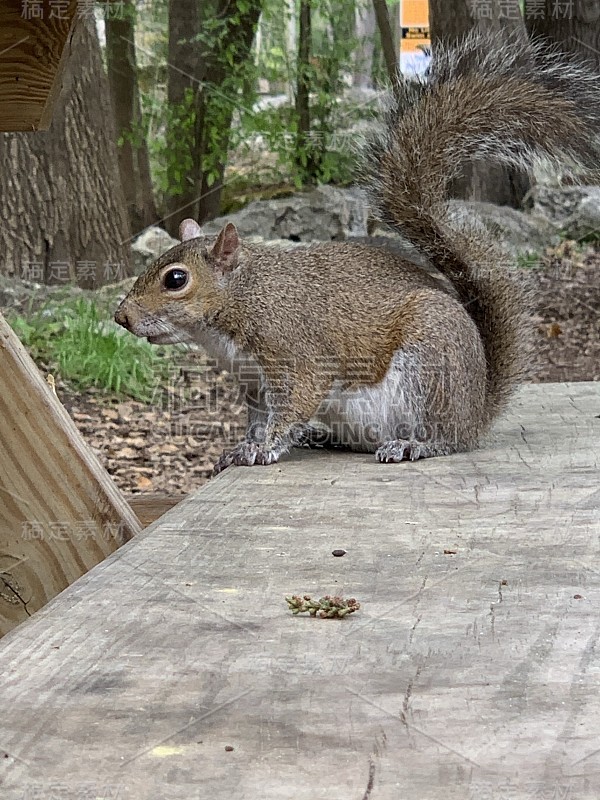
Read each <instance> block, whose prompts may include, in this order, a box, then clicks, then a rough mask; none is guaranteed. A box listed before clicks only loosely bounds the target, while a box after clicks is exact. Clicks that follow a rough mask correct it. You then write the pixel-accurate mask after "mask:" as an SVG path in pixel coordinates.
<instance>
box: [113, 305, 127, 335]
mask: <svg viewBox="0 0 600 800" xmlns="http://www.w3.org/2000/svg"><path fill="white" fill-rule="evenodd" d="M115 322H116V323H117V324H118V325H122V326H123V327H124V328H126V330H128V331H130V330H131V320H130V319H129V317H128V316H127V311H125V309H124V308H123V306H119V307H118V308H117V310H116V311H115Z"/></svg>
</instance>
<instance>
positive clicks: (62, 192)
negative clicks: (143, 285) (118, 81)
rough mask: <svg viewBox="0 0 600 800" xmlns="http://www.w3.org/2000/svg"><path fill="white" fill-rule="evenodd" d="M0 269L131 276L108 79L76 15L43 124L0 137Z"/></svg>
mask: <svg viewBox="0 0 600 800" xmlns="http://www.w3.org/2000/svg"><path fill="white" fill-rule="evenodd" d="M0 217H1V218H2V225H1V226H0V252H1V253H2V261H1V262H0V270H1V271H2V272H3V273H4V274H9V275H10V274H12V275H16V276H20V277H23V278H28V279H30V280H36V281H39V282H44V283H66V282H69V281H73V282H76V283H77V284H78V285H79V286H82V287H85V288H95V287H97V286H101V285H103V284H105V283H110V282H114V281H116V280H120V279H122V278H124V277H126V276H127V275H130V274H131V270H130V265H129V248H128V246H127V243H128V241H129V225H128V220H127V213H126V210H125V202H124V198H123V193H122V189H121V181H120V177H119V169H118V166H117V147H116V139H115V128H114V121H113V117H112V109H111V104H110V95H109V88H108V82H107V79H106V75H105V73H104V68H103V66H102V59H101V54H100V46H99V43H98V37H97V35H96V30H95V26H94V25H93V23H89V22H88V21H87V20H85V21H84V20H80V21H79V22H78V23H77V25H76V29H75V33H74V35H73V39H72V44H71V47H70V52H69V60H68V63H67V66H66V69H65V72H64V76H63V83H62V89H61V92H60V95H59V97H58V99H57V101H56V105H55V110H54V117H53V121H52V124H51V126H50V128H49V130H48V131H43V132H36V133H14V134H4V135H0Z"/></svg>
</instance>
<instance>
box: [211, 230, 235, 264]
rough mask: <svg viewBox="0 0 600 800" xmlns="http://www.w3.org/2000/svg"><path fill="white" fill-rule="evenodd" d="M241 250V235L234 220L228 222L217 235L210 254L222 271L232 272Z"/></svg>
mask: <svg viewBox="0 0 600 800" xmlns="http://www.w3.org/2000/svg"><path fill="white" fill-rule="evenodd" d="M239 250H240V237H239V234H238V232H237V228H236V227H235V225H234V224H233V223H232V222H228V223H227V225H225V227H224V228H223V229H222V230H221V232H220V233H219V235H218V236H217V241H216V242H215V243H214V245H213V248H212V250H211V251H210V255H211V256H212V258H213V259H214V260H215V262H216V264H217V266H218V269H219V270H220V271H221V272H231V271H232V270H233V269H235V267H236V265H237V261H238V254H239Z"/></svg>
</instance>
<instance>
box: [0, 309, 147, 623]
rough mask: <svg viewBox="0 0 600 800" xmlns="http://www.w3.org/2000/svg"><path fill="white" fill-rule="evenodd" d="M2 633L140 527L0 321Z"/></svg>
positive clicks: (30, 361)
mask: <svg viewBox="0 0 600 800" xmlns="http://www.w3.org/2000/svg"><path fill="white" fill-rule="evenodd" d="M0 386H1V387H2V388H1V391H0V635H3V634H4V633H6V632H7V631H8V630H10V629H11V628H13V627H14V626H15V625H17V624H18V623H20V622H22V621H24V620H26V619H27V618H28V617H29V615H30V614H32V613H33V612H34V611H36V610H37V609H39V608H41V606H43V605H44V604H45V603H46V602H47V601H48V600H49V599H50V598H51V597H54V596H55V595H56V594H58V593H59V592H60V591H62V590H63V589H65V588H66V587H67V586H68V585H69V584H71V583H73V581H74V580H76V578H79V577H80V576H81V575H83V574H84V573H85V572H87V570H88V569H90V567H93V566H95V565H96V564H98V563H99V562H100V561H102V559H104V558H105V557H106V556H107V555H108V554H109V553H112V552H113V551H114V550H115V549H116V548H117V547H119V546H120V545H121V544H122V543H123V542H124V541H128V540H129V539H130V538H131V537H132V536H133V534H135V533H138V532H139V531H140V529H141V527H140V524H139V521H138V519H137V518H136V516H135V514H134V513H133V512H132V510H131V509H130V507H129V506H128V505H127V503H126V502H125V500H124V499H123V497H122V496H121V494H120V492H119V490H118V489H117V488H116V486H115V485H114V484H113V482H112V480H111V479H110V477H109V475H108V474H107V473H106V472H105V471H104V469H103V467H102V466H101V465H100V463H99V462H98V460H97V459H96V457H95V456H94V454H93V453H92V452H91V450H89V448H88V447H87V445H86V444H85V442H84V441H83V439H82V438H81V435H80V434H79V432H78V430H77V428H76V427H75V425H74V424H73V422H72V421H71V419H70V417H69V415H68V414H67V412H66V411H65V409H64V408H63V406H62V405H61V403H60V402H59V401H58V399H57V398H56V396H55V395H54V394H53V393H52V391H51V390H50V388H49V386H47V384H46V383H45V382H44V380H43V378H42V376H41V374H40V373H39V371H38V369H37V367H36V366H35V364H34V363H33V361H32V360H31V359H30V357H29V356H28V354H27V353H26V351H25V349H24V348H23V346H22V345H21V343H20V342H19V340H18V339H17V337H16V336H15V334H14V333H13V331H12V330H11V329H10V327H9V326H8V325H7V323H6V322H5V321H4V319H3V318H2V316H1V315H0Z"/></svg>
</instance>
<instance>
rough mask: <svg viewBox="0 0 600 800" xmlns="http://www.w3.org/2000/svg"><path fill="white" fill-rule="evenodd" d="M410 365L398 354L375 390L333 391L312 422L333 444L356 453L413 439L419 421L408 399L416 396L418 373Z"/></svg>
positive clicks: (371, 388) (407, 356)
mask: <svg viewBox="0 0 600 800" xmlns="http://www.w3.org/2000/svg"><path fill="white" fill-rule="evenodd" d="M411 362H413V359H412V358H411V356H410V355H407V354H406V353H403V352H401V351H398V352H397V353H396V354H395V356H394V358H393V360H392V363H391V365H390V368H389V370H388V372H387V374H386V376H385V378H384V379H383V380H382V381H381V383H379V384H377V385H376V386H371V387H365V388H364V389H358V390H355V391H343V390H341V389H340V388H335V387H334V389H333V390H332V391H331V393H330V395H329V397H328V399H327V400H325V401H324V402H323V404H322V405H321V407H320V408H319V411H318V412H317V414H316V416H315V421H316V422H318V423H320V424H321V425H325V426H327V428H329V429H330V431H331V432H332V438H333V440H334V441H335V442H336V443H338V444H343V445H345V446H346V447H350V448H351V449H352V450H357V451H360V452H368V453H371V452H375V450H376V449H377V448H378V447H379V446H380V445H381V444H383V443H384V442H387V441H390V440H393V439H398V438H407V439H408V438H413V437H414V436H415V432H416V431H417V429H418V427H419V423H420V419H419V413H418V409H417V408H415V407H414V403H413V404H411V401H410V398H414V397H415V396H417V397H418V396H420V392H419V391H418V387H417V386H415V382H417V381H418V371H417V369H416V368H415V367H416V365H415V364H414V363H411ZM408 390H410V391H408Z"/></svg>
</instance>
